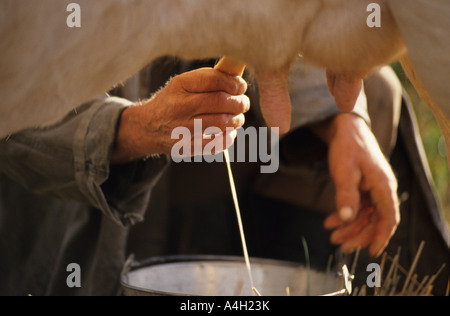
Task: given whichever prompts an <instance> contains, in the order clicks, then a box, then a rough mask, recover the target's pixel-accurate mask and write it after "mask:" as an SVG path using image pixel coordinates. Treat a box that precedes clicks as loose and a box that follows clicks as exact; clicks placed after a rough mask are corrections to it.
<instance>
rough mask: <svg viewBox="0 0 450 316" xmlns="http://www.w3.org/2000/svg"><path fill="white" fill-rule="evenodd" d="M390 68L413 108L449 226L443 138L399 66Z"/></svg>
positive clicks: (449, 179)
mask: <svg viewBox="0 0 450 316" xmlns="http://www.w3.org/2000/svg"><path fill="white" fill-rule="evenodd" d="M392 68H393V69H394V71H395V72H396V73H397V75H398V77H399V78H400V80H401V81H402V84H403V86H404V88H405V90H406V92H407V93H408V95H409V97H410V99H411V102H412V105H413V107H414V111H415V113H416V116H417V121H418V125H419V130H420V135H421V137H422V142H423V145H424V148H425V152H426V155H427V159H428V163H429V165H430V169H431V173H432V176H433V181H434V185H435V187H436V191H437V193H438V195H439V198H440V201H441V203H442V209H443V212H444V217H445V219H446V220H447V223H448V224H449V225H450V170H449V168H448V162H447V154H448V153H447V152H446V147H445V140H444V137H443V136H442V133H441V131H440V129H439V126H438V124H437V121H436V119H435V117H434V116H433V113H432V112H431V110H430V109H429V108H428V106H427V105H426V104H425V102H423V100H422V99H421V98H420V97H419V95H418V94H417V92H416V90H415V89H414V87H413V86H412V84H411V83H410V81H409V80H408V79H407V78H406V76H405V74H404V72H403V69H402V67H401V65H400V64H398V63H396V64H394V65H392Z"/></svg>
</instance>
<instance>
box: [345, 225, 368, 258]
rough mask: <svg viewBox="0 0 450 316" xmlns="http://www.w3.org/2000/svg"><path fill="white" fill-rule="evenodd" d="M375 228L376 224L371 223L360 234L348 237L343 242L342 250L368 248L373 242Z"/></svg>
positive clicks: (349, 250) (351, 250)
mask: <svg viewBox="0 0 450 316" xmlns="http://www.w3.org/2000/svg"><path fill="white" fill-rule="evenodd" d="M375 230H376V224H374V223H371V224H369V225H366V226H365V227H364V228H363V229H361V231H360V232H359V233H358V234H356V235H355V236H352V237H351V238H348V239H347V240H345V241H344V242H343V243H342V245H341V250H342V252H344V253H352V252H354V251H355V250H356V249H358V248H361V249H362V248H366V247H367V246H368V245H369V244H370V243H371V242H372V240H373V236H374V234H375Z"/></svg>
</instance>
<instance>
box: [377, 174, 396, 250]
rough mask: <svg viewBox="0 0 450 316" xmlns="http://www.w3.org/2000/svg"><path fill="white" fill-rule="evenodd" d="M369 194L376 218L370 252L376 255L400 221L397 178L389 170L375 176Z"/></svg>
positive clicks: (387, 241) (384, 246) (383, 247)
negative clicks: (375, 227)
mask: <svg viewBox="0 0 450 316" xmlns="http://www.w3.org/2000/svg"><path fill="white" fill-rule="evenodd" d="M370 196H371V200H372V204H373V205H374V208H375V211H376V213H377V218H378V223H377V229H376V231H375V235H374V238H373V243H372V244H371V246H370V253H371V255H372V256H373V257H378V256H380V255H381V253H382V252H383V250H384V249H385V248H386V246H387V244H388V243H389V240H390V239H391V237H392V236H393V235H394V233H395V230H396V229H397V227H398V225H399V223H400V207H399V201H398V196H397V180H396V178H395V176H394V174H393V173H392V172H391V171H386V172H385V175H380V176H379V177H376V178H375V180H374V184H373V186H372V188H371V189H370Z"/></svg>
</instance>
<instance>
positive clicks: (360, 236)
mask: <svg viewBox="0 0 450 316" xmlns="http://www.w3.org/2000/svg"><path fill="white" fill-rule="evenodd" d="M315 130H316V132H317V133H318V134H319V135H320V136H322V138H323V139H325V140H326V141H327V142H328V144H329V157H328V159H329V167H330V172H331V176H332V178H333V180H334V183H335V187H336V206H337V212H336V213H333V214H332V215H330V216H329V217H328V218H327V219H326V221H325V223H324V226H325V228H327V229H335V230H334V232H333V233H332V235H331V242H332V243H334V244H340V245H341V249H342V251H343V252H346V253H350V252H353V251H355V250H356V249H357V248H358V247H361V248H365V247H370V248H369V251H370V254H371V256H373V257H377V256H379V255H381V254H382V252H383V251H384V249H385V248H386V246H387V245H388V243H389V240H390V238H391V237H392V235H393V234H394V232H395V230H396V228H397V226H398V224H399V222H400V211H399V201H398V197H397V180H396V178H395V176H394V174H393V172H392V169H391V167H390V165H389V163H388V162H387V160H386V159H385V157H384V156H383V154H382V152H381V150H380V148H379V146H378V143H377V141H376V139H375V136H374V135H373V134H372V132H371V130H370V129H369V127H368V126H367V124H366V123H365V121H364V120H363V119H362V118H360V117H358V116H357V115H354V114H351V113H347V114H339V115H337V116H336V117H335V118H333V119H332V120H331V121H329V122H327V123H326V124H325V123H323V124H322V125H321V126H317V127H315Z"/></svg>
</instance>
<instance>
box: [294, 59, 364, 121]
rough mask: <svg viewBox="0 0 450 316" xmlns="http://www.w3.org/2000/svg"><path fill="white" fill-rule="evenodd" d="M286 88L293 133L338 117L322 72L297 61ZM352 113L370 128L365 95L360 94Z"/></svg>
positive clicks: (323, 71) (322, 70) (362, 92)
mask: <svg viewBox="0 0 450 316" xmlns="http://www.w3.org/2000/svg"><path fill="white" fill-rule="evenodd" d="M288 86H289V94H290V96H291V102H292V120H291V126H292V130H294V129H297V128H300V127H303V126H305V125H308V124H312V123H317V122H320V121H323V120H325V119H327V118H330V117H332V116H335V115H337V114H339V113H340V112H339V109H338V108H337V105H336V103H335V101H334V98H333V96H332V95H331V93H330V92H329V90H328V84H327V78H326V72H325V70H324V69H321V68H317V67H314V66H310V65H305V64H304V63H303V62H302V61H301V60H298V61H297V62H296V63H294V64H293V66H292V68H291V72H290V76H289V80H288ZM363 90H364V89H363ZM353 113H355V114H357V115H359V116H361V117H362V118H363V119H364V120H365V121H366V123H367V124H369V125H370V118H369V114H368V111H367V99H366V95H365V93H364V91H361V94H360V96H359V98H358V100H357V103H356V105H355V108H354V110H353Z"/></svg>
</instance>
